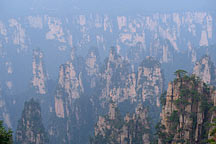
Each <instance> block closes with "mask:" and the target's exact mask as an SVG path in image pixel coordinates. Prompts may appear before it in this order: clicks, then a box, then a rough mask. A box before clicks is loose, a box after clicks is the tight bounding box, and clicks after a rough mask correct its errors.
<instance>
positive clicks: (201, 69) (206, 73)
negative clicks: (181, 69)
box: [193, 56, 216, 85]
mask: <svg viewBox="0 0 216 144" xmlns="http://www.w3.org/2000/svg"><path fill="white" fill-rule="evenodd" d="M193 73H194V74H195V75H197V76H198V77H200V78H201V79H202V80H203V81H204V82H205V83H207V84H213V85H216V68H215V66H214V63H213V62H212V61H211V58H210V57H209V56H204V57H203V58H202V59H201V60H200V61H199V62H197V63H196V64H195V66H194V69H193Z"/></svg>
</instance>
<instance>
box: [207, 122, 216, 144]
mask: <svg viewBox="0 0 216 144" xmlns="http://www.w3.org/2000/svg"><path fill="white" fill-rule="evenodd" d="M212 122H213V123H212V124H211V126H212V130H211V132H210V136H211V138H210V139H208V141H207V142H208V143H209V144H216V118H214V119H213V121H212Z"/></svg>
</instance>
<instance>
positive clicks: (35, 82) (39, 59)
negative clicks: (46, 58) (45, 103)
mask: <svg viewBox="0 0 216 144" xmlns="http://www.w3.org/2000/svg"><path fill="white" fill-rule="evenodd" d="M32 74H33V76H32V86H33V88H34V89H35V91H36V93H38V94H46V93H47V80H48V75H47V73H46V71H45V67H44V63H43V53H42V52H41V51H40V50H38V49H37V50H34V52H33V62H32Z"/></svg>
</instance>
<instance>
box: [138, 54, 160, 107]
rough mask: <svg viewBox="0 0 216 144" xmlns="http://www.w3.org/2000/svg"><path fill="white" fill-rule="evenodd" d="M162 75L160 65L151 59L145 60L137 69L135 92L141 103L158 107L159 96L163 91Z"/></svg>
mask: <svg viewBox="0 0 216 144" xmlns="http://www.w3.org/2000/svg"><path fill="white" fill-rule="evenodd" d="M163 83H164V80H163V74H162V70H161V67H160V63H159V62H158V61H156V60H155V59H154V58H152V57H146V59H145V60H144V61H143V62H142V63H141V65H140V66H139V67H138V74H137V86H136V91H137V92H138V96H139V97H140V98H141V99H142V101H143V102H145V101H148V102H149V103H151V104H152V105H156V106H157V107H160V101H159V98H160V95H161V93H162V91H163Z"/></svg>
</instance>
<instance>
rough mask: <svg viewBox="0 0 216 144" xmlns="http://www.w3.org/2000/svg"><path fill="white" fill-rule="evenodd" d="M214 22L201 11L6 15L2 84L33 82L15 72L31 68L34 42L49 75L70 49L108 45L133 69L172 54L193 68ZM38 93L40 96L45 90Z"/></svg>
mask: <svg viewBox="0 0 216 144" xmlns="http://www.w3.org/2000/svg"><path fill="white" fill-rule="evenodd" d="M214 17H215V13H210V12H199V11H197V12H194V11H193V12H182V13H178V12H175V13H160V14H159V13H154V14H145V15H143V14H139V13H137V14H135V15H133V16H131V15H121V16H120V15H118V14H116V15H113V16H112V15H109V14H99V13H89V14H83V13H82V12H80V13H79V12H78V13H77V14H74V15H73V16H70V17H68V16H67V15H62V16H53V15H52V14H49V12H47V11H45V12H42V13H41V14H38V15H35V14H33V13H29V15H27V16H19V17H16V16H14V17H9V16H8V17H6V18H5V19H1V21H0V38H1V42H0V58H1V62H0V65H1V67H2V69H5V70H6V69H7V70H8V72H4V73H5V76H4V77H5V78H4V82H3V83H2V84H3V85H7V86H8V88H10V89H11V88H14V87H15V88H17V87H19V89H23V88H24V87H23V86H24V85H21V86H20V85H19V82H20V81H23V82H24V83H25V85H27V84H28V81H27V80H29V79H30V78H31V77H32V75H31V73H30V70H29V71H28V72H26V73H25V76H23V71H21V72H20V71H19V70H18V68H20V67H21V66H22V65H23V64H25V65H28V64H29V62H30V61H31V57H29V55H30V54H29V53H31V51H32V49H31V48H32V45H38V43H41V44H44V45H45V46H44V47H45V48H43V51H44V55H46V56H48V57H49V59H47V61H46V67H47V70H49V72H50V73H49V74H50V76H52V75H54V76H56V75H58V72H57V71H58V66H59V65H60V64H62V63H64V62H65V61H66V60H67V58H66V55H67V54H68V53H69V52H70V48H71V47H77V48H78V50H79V52H80V53H81V54H83V53H84V52H85V51H87V49H88V48H89V45H92V46H97V47H100V52H102V53H105V54H107V52H108V50H109V47H110V42H112V45H113V46H116V47H117V52H118V53H120V54H122V55H124V57H126V55H127V54H126V53H128V56H127V57H128V59H129V61H130V62H132V63H135V65H137V63H138V62H140V61H142V58H143V56H153V57H156V58H157V59H158V60H159V61H160V62H161V63H173V62H174V58H175V57H176V54H179V55H180V54H181V52H184V51H186V52H185V53H186V54H187V53H190V55H189V56H186V57H187V58H188V57H189V60H188V61H187V62H188V63H193V62H195V61H196V59H198V58H199V57H198V56H197V55H198V54H197V48H194V47H195V46H197V45H199V46H208V45H212V44H214V39H215V35H214V34H215V22H214V21H215V19H214ZM12 47H14V48H12ZM50 47H52V48H50ZM131 47H132V49H131ZM129 49H131V50H130V52H128V50H129ZM50 54H52V56H51V55H50ZM212 54H213V53H212ZM212 54H211V55H212ZM20 57H22V59H23V61H22V62H20V61H21V59H20ZM56 57H58V61H56ZM190 57H192V59H191V58H190ZM6 63H7V64H6ZM135 68H136V66H135ZM1 72H2V71H1ZM15 76H16V78H14V77H15ZM24 79H25V80H24ZM38 83H40V82H38ZM41 85H43V83H41ZM40 89H42V90H40V91H41V93H44V90H43V88H40Z"/></svg>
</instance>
